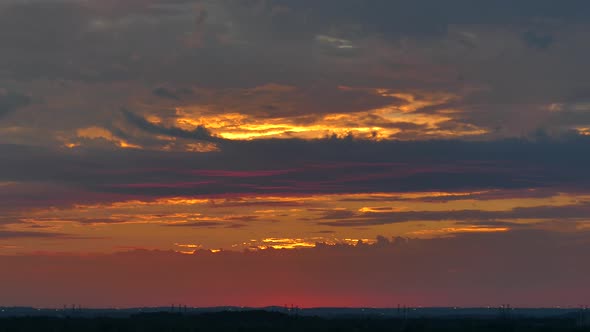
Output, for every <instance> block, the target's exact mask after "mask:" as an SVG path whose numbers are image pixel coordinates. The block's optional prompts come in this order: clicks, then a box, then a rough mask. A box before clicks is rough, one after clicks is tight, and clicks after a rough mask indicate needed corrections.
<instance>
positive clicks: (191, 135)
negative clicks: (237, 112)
mask: <svg viewBox="0 0 590 332" xmlns="http://www.w3.org/2000/svg"><path fill="white" fill-rule="evenodd" d="M122 113H123V116H124V117H125V119H126V120H127V121H128V122H129V123H130V124H132V125H133V126H136V127H137V128H139V129H141V130H144V131H146V132H149V133H152V134H156V135H167V136H173V137H178V138H186V139H194V140H202V141H212V142H215V141H220V140H221V139H220V138H217V137H215V136H213V135H212V134H211V132H210V131H209V130H207V128H205V127H203V126H198V127H197V128H195V129H194V130H192V131H188V130H183V129H181V128H176V127H170V128H167V127H162V126H159V125H156V124H153V123H151V122H149V121H147V120H146V119H145V118H143V117H141V116H139V115H137V114H135V113H133V112H130V111H127V110H123V111H122Z"/></svg>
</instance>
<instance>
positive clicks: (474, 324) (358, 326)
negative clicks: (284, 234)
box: [0, 311, 590, 332]
mask: <svg viewBox="0 0 590 332" xmlns="http://www.w3.org/2000/svg"><path fill="white" fill-rule="evenodd" d="M43 331H47V332H57V331H64V332H128V331H129V332H140V331H141V332H144V331H145V332H164V331H165V332H197V331H199V332H200V331H216V332H225V331H228V332H230V331H236V332H238V331H256V332H265V331H342V332H347V331H350V332H353V331H355V332H360V331H383V332H385V331H387V332H392V331H400V332H401V331H408V332H409V331H438V332H444V331H449V332H450V331H453V332H461V331H477V332H486V331H502V332H507V331H514V332H518V331H523V332H528V331H531V332H533V331H564V332H568V331H590V327H583V326H578V323H577V321H576V319H575V318H574V317H563V318H511V319H504V318H498V319H490V318H444V319H442V318H438V319H435V318H411V319H403V318H376V317H364V318H362V317H349V318H332V319H328V318H320V317H298V316H293V315H287V314H283V313H277V312H266V311H248V312H220V313H205V314H198V315H194V314H193V315H191V314H180V313H176V314H175V313H155V314H154V313H152V314H138V315H133V316H131V317H129V318H112V317H111V318H107V317H104V318H82V317H63V318H59V317H21V318H4V319H0V332H43Z"/></svg>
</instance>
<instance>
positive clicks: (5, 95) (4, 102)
mask: <svg viewBox="0 0 590 332" xmlns="http://www.w3.org/2000/svg"><path fill="white" fill-rule="evenodd" d="M30 103H31V98H30V97H28V96H25V95H22V94H19V93H10V92H2V91H0V118H1V117H2V116H4V115H7V114H9V113H11V112H14V111H16V110H17V109H19V108H20V107H24V106H27V105H29V104H30Z"/></svg>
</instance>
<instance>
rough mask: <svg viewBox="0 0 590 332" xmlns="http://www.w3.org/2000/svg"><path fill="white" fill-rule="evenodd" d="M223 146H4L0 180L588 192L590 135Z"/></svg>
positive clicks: (179, 187)
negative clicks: (188, 149)
mask: <svg viewBox="0 0 590 332" xmlns="http://www.w3.org/2000/svg"><path fill="white" fill-rule="evenodd" d="M158 130H161V129H159V128H158ZM183 135H185V133H183ZM199 137H200V136H199ZM219 144H220V151H216V152H210V153H190V152H169V151H145V150H143V151H142V150H133V149H131V150H126V151H120V150H118V149H85V148H78V149H73V150H64V149H46V148H38V147H25V146H19V145H1V146H0V151H1V153H2V155H3V156H4V157H5V158H4V162H3V163H2V164H0V181H14V182H23V183H53V184H55V185H58V186H62V187H66V188H67V187H71V188H78V190H80V191H81V192H80V191H73V190H60V191H58V193H63V195H62V194H59V195H56V196H51V197H54V199H50V200H48V199H47V198H44V197H45V196H44V195H37V196H38V197H37V196H35V195H33V196H30V197H31V198H30V199H23V200H19V199H17V198H16V197H14V196H13V198H12V199H11V200H10V201H15V200H16V202H15V203H17V202H21V204H24V203H26V202H28V203H27V204H34V201H35V200H37V201H38V202H39V203H42V202H44V201H47V202H50V201H55V202H59V201H62V200H65V201H67V200H77V199H80V200H85V199H88V200H93V199H105V200H109V201H110V200H113V199H120V198H124V197H127V198H133V197H144V198H146V199H149V198H150V197H151V198H155V197H159V196H162V195H164V196H176V195H202V196H211V195H216V196H219V195H221V196H225V195H235V194H240V195H244V194H257V195H260V194H277V193H281V194H302V193H363V192H408V191H410V192H411V191H460V190H480V189H486V190H487V189H502V190H506V189H511V190H516V191H515V192H518V190H525V189H532V188H537V189H540V191H544V190H545V189H547V190H549V191H555V190H557V191H561V190H563V191H574V192H576V191H585V188H587V186H588V176H587V170H588V168H589V167H590V159H589V158H590V157H589V156H590V153H589V151H588V149H589V148H588V147H589V146H590V145H589V144H588V139H587V138H584V137H575V138H572V139H569V140H562V141H555V140H543V141H537V142H532V141H526V140H506V141H492V142H464V141H426V142H372V141H357V140H354V139H344V140H339V139H325V140H315V141H302V140H258V141H251V142H239V141H222V142H221V143H219ZM294 156H296V158H295V157H294ZM23 190H24V189H23ZM83 192H88V193H89V194H88V195H90V196H88V197H86V196H85V195H84V194H82V193H83ZM90 193H92V194H90ZM110 195H112V197H111V198H109V196H110ZM517 196H518V195H517ZM84 197H86V198H84ZM11 204H12V203H11ZM235 204H236V205H239V204H242V203H240V202H235ZM277 204H279V203H277ZM280 204H284V203H280ZM289 204H292V203H289ZM562 212H563V213H564V214H565V215H567V211H562ZM490 217H491V216H490ZM505 217H509V216H505ZM555 217H558V214H556V215H555Z"/></svg>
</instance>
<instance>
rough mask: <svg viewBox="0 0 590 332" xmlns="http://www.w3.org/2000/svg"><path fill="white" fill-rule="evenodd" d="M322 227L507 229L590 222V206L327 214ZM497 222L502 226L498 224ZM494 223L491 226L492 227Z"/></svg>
mask: <svg viewBox="0 0 590 332" xmlns="http://www.w3.org/2000/svg"><path fill="white" fill-rule="evenodd" d="M319 219H321V220H323V221H321V222H319V223H318V224H320V225H323V226H337V227H350V226H366V225H384V224H395V223H402V222H410V221H471V222H477V221H483V222H485V224H487V225H495V226H499V225H502V226H507V225H508V224H505V223H504V222H502V221H506V220H516V219H549V220H561V221H564V220H569V221H577V220H581V221H589V222H590V203H581V204H577V205H565V206H536V207H517V208H513V209H511V210H506V211H485V210H452V211H404V212H365V213H357V212H352V211H336V212H327V213H325V214H324V215H322V216H320V217H319ZM498 220H502V221H500V223H499V224H498ZM490 223H491V224H490Z"/></svg>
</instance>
